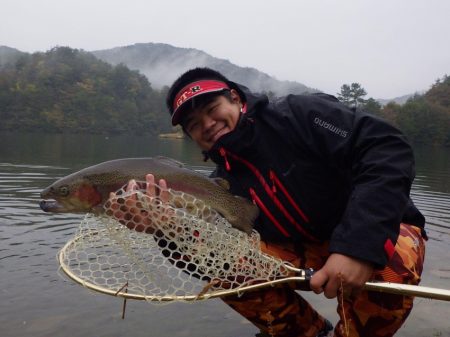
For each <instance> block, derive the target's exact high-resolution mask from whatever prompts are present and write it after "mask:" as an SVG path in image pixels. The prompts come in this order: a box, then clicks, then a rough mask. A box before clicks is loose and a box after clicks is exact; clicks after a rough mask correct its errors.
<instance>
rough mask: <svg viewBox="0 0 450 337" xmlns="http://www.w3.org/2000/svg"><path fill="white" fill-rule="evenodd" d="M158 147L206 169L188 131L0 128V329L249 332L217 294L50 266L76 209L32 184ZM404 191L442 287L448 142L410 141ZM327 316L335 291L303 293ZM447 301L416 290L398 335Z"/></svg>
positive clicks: (420, 332) (432, 281)
mask: <svg viewBox="0 0 450 337" xmlns="http://www.w3.org/2000/svg"><path fill="white" fill-rule="evenodd" d="M160 154H162V155H166V156H169V157H172V158H175V159H178V160H180V161H182V162H185V163H186V164H187V165H188V166H189V167H191V168H195V169H200V170H205V171H207V170H210V169H211V164H207V163H204V162H203V161H202V157H201V155H200V153H199V151H198V150H197V148H196V147H195V146H194V145H193V144H192V143H190V142H189V141H183V140H177V139H155V138H149V137H147V138H146V137H104V136H76V135H74V136H69V135H39V134H4V133H3V134H2V133H0V273H1V276H0V294H1V297H0V298H1V301H0V336H8V337H19V336H20V337H23V336H33V337H38V336H55V337H57V336H74V337H76V336H83V337H85V336H96V337H100V336H155V337H178V336H179V337H183V336H193V337H234V336H239V337H245V336H248V337H253V336H255V334H256V333H257V329H256V328H254V327H253V326H252V325H251V324H249V323H248V322H247V321H245V320H244V319H243V318H242V317H240V316H239V315H237V314H236V313H234V312H233V311H232V310H231V309H229V308H228V307H227V306H226V305H224V304H223V303H222V302H221V301H220V300H218V299H215V300H209V301H204V302H200V303H195V304H185V303H172V304H168V305H163V306H161V305H152V304H149V303H144V302H140V301H128V303H127V311H126V318H125V319H124V320H122V319H121V315H122V302H123V301H122V300H120V299H118V298H114V297H111V296H107V295H102V294H98V293H94V292H92V291H90V290H87V289H85V288H83V287H82V286H80V285H78V284H75V283H74V282H72V281H70V280H68V279H67V277H65V276H64V275H62V272H60V271H58V263H57V261H56V255H57V252H58V250H59V249H61V248H62V246H63V245H64V244H65V243H66V242H67V241H68V240H69V239H70V238H71V237H72V235H73V234H74V232H75V231H76V229H77V225H78V224H79V222H80V219H81V218H80V216H75V215H68V214H66V215H49V214H46V213H44V212H42V211H41V210H40V209H39V206H38V202H39V199H40V198H39V193H40V191H41V190H42V189H43V188H44V187H46V186H47V185H49V184H50V183H51V182H53V181H54V180H56V179H57V178H60V177H62V176H65V175H67V174H68V173H70V172H72V171H75V170H78V169H80V168H82V167H86V166H89V165H91V164H94V163H98V162H101V161H105V160H109V159H114V158H123V157H138V156H139V157H143V156H155V155H160ZM416 160H417V178H416V181H415V184H414V186H413V191H412V197H413V199H414V201H415V203H416V204H417V205H418V207H419V208H420V209H421V210H422V212H423V213H424V214H425V216H426V217H427V231H428V234H429V237H430V239H429V241H428V243H427V254H426V262H425V271H424V274H423V281H422V285H427V286H431V287H438V288H446V289H449V288H450V262H449V258H450V253H449V248H450V149H448V148H447V149H443V148H438V149H436V148H418V149H417V150H416ZM305 297H307V298H308V299H310V300H311V302H312V303H313V304H314V306H315V307H316V308H317V309H318V310H319V311H320V312H321V313H322V314H323V315H325V316H326V317H328V318H329V319H330V320H332V321H336V319H337V315H336V313H335V301H334V300H327V299H325V298H323V297H322V296H317V295H314V294H309V293H308V294H306V295H305ZM449 317H450V302H444V301H432V300H427V299H420V298H417V299H416V300H415V307H414V309H413V312H412V313H411V316H410V318H409V319H408V321H407V322H406V324H405V326H404V327H403V328H402V329H401V330H400V331H399V332H398V334H397V335H398V336H403V337H409V336H414V337H416V336H418V337H421V336H423V337H431V336H450V321H449Z"/></svg>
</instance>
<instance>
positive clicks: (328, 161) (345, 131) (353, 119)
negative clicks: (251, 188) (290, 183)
mask: <svg viewBox="0 0 450 337" xmlns="http://www.w3.org/2000/svg"><path fill="white" fill-rule="evenodd" d="M284 104H286V105H285V106H284V107H283V108H282V109H280V110H281V111H282V114H283V116H282V118H281V120H280V123H282V124H284V128H287V129H288V130H289V132H287V137H288V138H290V142H291V143H292V144H294V146H296V147H298V148H301V149H303V150H306V151H310V152H311V155H313V156H316V157H317V158H319V160H323V163H324V164H325V165H332V167H334V168H336V170H341V172H343V173H344V174H346V175H347V176H348V177H349V178H348V180H349V181H350V184H351V186H350V188H351V194H350V198H349V200H348V203H347V205H346V208H345V212H344V214H343V216H342V219H341V221H340V222H339V223H338V224H337V226H336V227H335V229H334V231H333V233H332V236H331V241H330V252H334V253H341V254H345V255H349V256H353V257H356V258H359V259H362V260H366V261H369V262H371V263H373V264H374V265H375V266H377V267H380V268H381V267H383V266H384V265H385V264H386V263H387V261H388V259H389V258H390V256H391V255H392V253H393V250H394V246H395V244H396V241H397V237H398V234H399V227H400V226H399V224H400V221H401V219H402V215H403V213H404V212H405V209H406V207H407V204H408V200H409V193H410V188H411V184H412V181H413V179H414V174H415V173H414V156H413V152H412V149H411V147H410V145H409V144H408V142H407V141H406V139H405V137H404V135H403V134H402V133H401V132H400V131H399V130H397V129H396V128H395V127H393V126H391V125H390V124H388V123H387V122H385V121H383V120H381V119H379V118H377V117H375V116H372V115H370V114H366V113H363V112H355V111H354V110H353V109H350V108H348V107H346V106H345V105H343V104H341V103H340V102H339V101H338V100H337V99H335V98H334V97H333V96H328V95H324V94H321V95H310V96H288V98H287V100H286V101H285V103H284Z"/></svg>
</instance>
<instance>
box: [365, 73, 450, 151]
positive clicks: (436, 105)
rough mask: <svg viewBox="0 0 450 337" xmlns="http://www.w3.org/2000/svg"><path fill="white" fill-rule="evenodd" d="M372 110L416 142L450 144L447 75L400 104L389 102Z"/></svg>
mask: <svg viewBox="0 0 450 337" xmlns="http://www.w3.org/2000/svg"><path fill="white" fill-rule="evenodd" d="M372 112H373V113H375V114H377V115H380V116H381V117H383V118H385V119H387V120H388V121H390V122H391V123H392V124H394V125H396V126H397V127H398V128H399V129H401V130H402V131H403V132H404V133H405V134H406V135H407V136H408V138H409V139H410V140H411V141H412V142H413V143H415V144H432V145H445V146H450V77H449V76H447V75H445V76H444V77H443V78H442V79H438V80H437V81H436V83H435V84H433V86H432V87H431V89H430V90H428V91H427V92H425V94H423V95H419V94H416V95H414V96H413V97H411V98H410V99H408V100H407V102H406V103H405V104H403V105H400V104H397V103H394V102H391V103H388V104H387V105H385V106H384V107H381V106H378V107H375V109H373V110H372Z"/></svg>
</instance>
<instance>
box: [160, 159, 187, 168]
mask: <svg viewBox="0 0 450 337" xmlns="http://www.w3.org/2000/svg"><path fill="white" fill-rule="evenodd" d="M155 159H156V160H158V161H160V162H162V163H164V164H167V165H172V166H176V167H184V164H183V163H182V162H181V161H178V160H175V159H172V158H169V157H164V156H156V157H155Z"/></svg>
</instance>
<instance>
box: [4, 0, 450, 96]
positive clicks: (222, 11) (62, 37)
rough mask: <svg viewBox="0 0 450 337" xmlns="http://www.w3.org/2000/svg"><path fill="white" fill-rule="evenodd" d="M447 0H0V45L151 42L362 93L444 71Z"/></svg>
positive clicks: (430, 79) (383, 91)
mask: <svg viewBox="0 0 450 337" xmlns="http://www.w3.org/2000/svg"><path fill="white" fill-rule="evenodd" d="M449 17H450V1H449V0H308V1H304V0H276V1H275V0H272V1H264V0H229V1H217V0H191V1H186V0H127V1H119V0H117V1H116V0H28V1H27V0H0V45H6V46H9V47H14V48H17V49H19V50H22V51H26V52H35V51H46V50H48V49H50V48H52V47H54V46H69V47H72V48H81V49H84V50H87V51H90V50H98V49H107V48H112V47H117V46H126V45H131V44H135V43H145V42H161V43H167V44H170V45H173V46H176V47H186V48H195V49H199V50H202V51H205V52H206V53H208V54H210V55H212V56H215V57H219V58H222V59H227V60H229V61H230V62H232V63H234V64H237V65H239V66H246V67H254V68H256V69H258V70H260V71H263V72H265V73H268V74H269V75H272V76H275V77H276V78H278V79H280V80H293V81H298V82H301V83H303V84H305V85H307V86H309V87H313V88H317V89H320V90H322V91H325V92H328V93H331V94H336V92H338V91H339V90H340V87H341V85H342V84H344V83H352V82H358V83H360V84H362V86H363V87H364V88H365V89H366V91H367V92H368V97H374V98H393V97H397V96H401V95H404V94H409V93H413V92H416V91H422V90H427V89H429V87H430V86H431V85H432V84H433V83H434V82H435V80H436V79H437V78H442V77H443V75H445V74H448V75H450V19H449Z"/></svg>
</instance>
